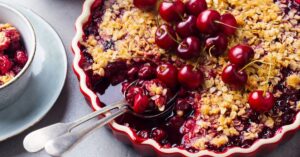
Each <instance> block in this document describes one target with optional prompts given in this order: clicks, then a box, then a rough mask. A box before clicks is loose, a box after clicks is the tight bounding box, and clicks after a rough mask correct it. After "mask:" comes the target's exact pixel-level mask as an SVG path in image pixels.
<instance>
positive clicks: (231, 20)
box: [220, 13, 238, 35]
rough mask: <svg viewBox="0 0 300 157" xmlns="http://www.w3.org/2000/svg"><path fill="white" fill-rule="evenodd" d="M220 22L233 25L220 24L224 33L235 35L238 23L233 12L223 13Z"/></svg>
mask: <svg viewBox="0 0 300 157" xmlns="http://www.w3.org/2000/svg"><path fill="white" fill-rule="evenodd" d="M220 22H222V23H224V24H226V25H229V26H232V27H229V26H226V25H224V24H220V29H221V31H222V32H223V33H224V34H226V35H234V34H235V32H236V30H237V27H238V24H237V22H236V19H235V17H234V16H233V15H232V14H230V13H225V14H223V15H221V19H220ZM234 27H235V28H234Z"/></svg>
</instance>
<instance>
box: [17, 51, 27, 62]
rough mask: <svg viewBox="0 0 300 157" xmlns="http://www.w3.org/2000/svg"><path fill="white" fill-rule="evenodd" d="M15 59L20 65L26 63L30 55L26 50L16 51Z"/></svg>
mask: <svg viewBox="0 0 300 157" xmlns="http://www.w3.org/2000/svg"><path fill="white" fill-rule="evenodd" d="M14 59H15V61H16V62H17V63H18V64H19V65H25V64H26V62H27V60H28V57H27V54H26V53H25V51H21V50H19V51H17V52H16V53H15V55H14Z"/></svg>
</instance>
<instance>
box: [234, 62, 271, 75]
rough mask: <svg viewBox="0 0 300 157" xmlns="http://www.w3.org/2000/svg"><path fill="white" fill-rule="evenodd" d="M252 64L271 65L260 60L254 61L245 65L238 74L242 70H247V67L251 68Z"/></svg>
mask: <svg viewBox="0 0 300 157" xmlns="http://www.w3.org/2000/svg"><path fill="white" fill-rule="evenodd" d="M254 63H262V64H267V65H272V63H267V62H264V61H261V60H254V61H252V62H250V63H248V64H247V65H245V66H244V67H243V68H242V69H241V70H240V72H241V71H243V70H245V69H246V68H248V67H249V66H251V65H252V64H254Z"/></svg>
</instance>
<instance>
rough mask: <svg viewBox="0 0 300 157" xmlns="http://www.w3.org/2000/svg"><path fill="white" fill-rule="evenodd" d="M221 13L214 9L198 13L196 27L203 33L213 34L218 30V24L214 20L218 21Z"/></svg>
mask: <svg viewBox="0 0 300 157" xmlns="http://www.w3.org/2000/svg"><path fill="white" fill-rule="evenodd" d="M220 19H221V15H220V13H219V12H218V11H215V10H205V11H203V12H201V13H200V14H199V15H198V18H197V27H198V29H199V31H200V32H201V33H203V34H215V33H217V32H218V31H219V28H220V26H219V24H218V23H216V21H220Z"/></svg>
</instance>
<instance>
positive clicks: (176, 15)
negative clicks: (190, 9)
mask: <svg viewBox="0 0 300 157" xmlns="http://www.w3.org/2000/svg"><path fill="white" fill-rule="evenodd" d="M184 13H185V5H184V3H183V2H182V1H181V0H175V1H174V2H172V1H163V2H162V3H161V4H160V6H159V15H160V17H161V18H162V19H163V20H165V21H166V22H170V23H172V22H178V21H179V20H181V19H182V17H183V15H184Z"/></svg>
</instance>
